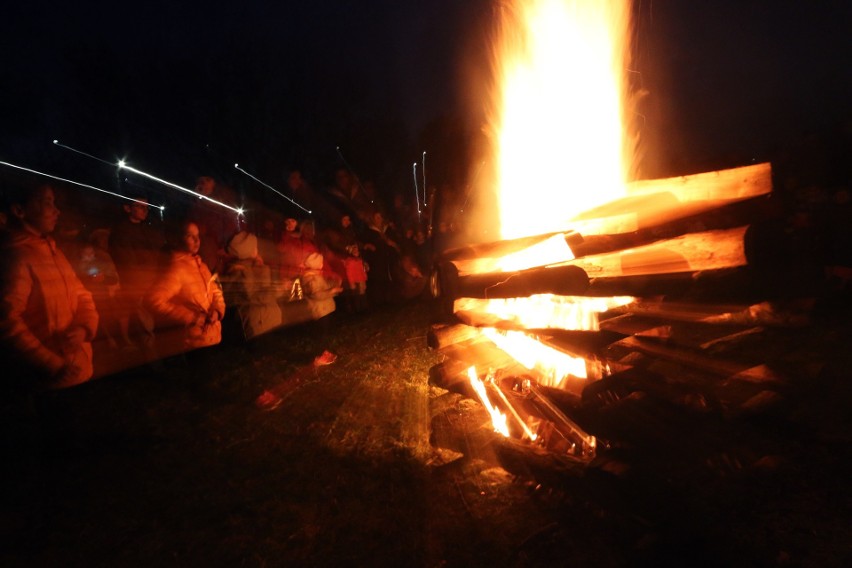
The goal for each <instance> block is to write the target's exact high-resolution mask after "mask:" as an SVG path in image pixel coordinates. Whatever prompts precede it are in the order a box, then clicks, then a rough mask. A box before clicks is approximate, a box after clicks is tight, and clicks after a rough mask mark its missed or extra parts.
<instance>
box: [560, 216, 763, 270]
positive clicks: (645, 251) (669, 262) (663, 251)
mask: <svg viewBox="0 0 852 568" xmlns="http://www.w3.org/2000/svg"><path fill="white" fill-rule="evenodd" d="M746 229H747V227H738V228H736V229H724V230H718V231H704V232H700V233H689V234H687V235H683V236H680V237H676V238H674V239H666V240H662V241H658V242H656V243H652V244H649V245H644V246H641V247H636V248H633V249H628V250H624V251H618V252H613V253H606V254H600V255H593V256H586V257H582V258H578V259H575V260H572V261H569V262H567V263H565V264H566V265H568V266H577V267H579V268H582V269H583V271H584V272H585V273H586V274H588V275H589V278H612V277H617V276H633V275H644V274H671V273H679V272H699V271H705V270H716V269H720V268H734V267H737V266H744V265H746V264H748V261H747V259H746V254H745V234H746Z"/></svg>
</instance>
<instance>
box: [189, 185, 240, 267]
mask: <svg viewBox="0 0 852 568" xmlns="http://www.w3.org/2000/svg"><path fill="white" fill-rule="evenodd" d="M195 191H197V192H198V193H200V194H201V195H203V196H205V197H208V198H210V199H215V200H216V201H219V202H221V203H224V204H225V205H230V206H231V207H236V201H237V200H236V196H235V195H234V192H233V191H231V190H230V189H229V188H227V187H224V186H222V185H221V184H218V183H216V180H215V179H213V178H212V177H209V176H201V177H199V178H198V180H197V181H196V183H195ZM187 218H188V219H190V220H191V221H192V222H193V223H195V225H196V226H197V227H198V230H199V231H200V238H201V250H200V251H199V253H198V254H199V255H201V260H203V261H204V263H205V264H206V265H207V266H208V268H209V269H210V270H211V271H212V272H214V273H215V272H219V271H220V270H221V268H222V264H223V263H224V260H225V246H226V245H227V244H228V241H229V240H230V239H231V237H232V236H234V235H235V234H236V233H237V232H238V231H239V230H240V226H239V221H238V220H237V214H236V213H235V212H233V211H231V210H230V209H225V208H224V207H221V206H219V205H216V204H215V203H211V202H210V201H208V200H206V199H199V200H198V201H195V202H194V203H193V205H192V207H191V208H190V211H189V214H188V215H187Z"/></svg>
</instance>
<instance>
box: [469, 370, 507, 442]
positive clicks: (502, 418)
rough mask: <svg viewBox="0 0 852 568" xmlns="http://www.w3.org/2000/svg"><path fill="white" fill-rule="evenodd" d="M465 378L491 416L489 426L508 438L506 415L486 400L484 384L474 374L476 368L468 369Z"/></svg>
mask: <svg viewBox="0 0 852 568" xmlns="http://www.w3.org/2000/svg"><path fill="white" fill-rule="evenodd" d="M467 376H468V378H469V379H470V384H471V386H472V387H473V390H475V391H476V394H477V395H479V400H480V401H482V404H483V406H485V409H486V410H487V411H488V414H490V415H491V424H492V425H493V426H494V431H495V432H499V433H501V434H503V436H505V437H507V438H508V437H509V425H508V424H507V423H506V415H505V414H503V413H502V412H500V410H499V409H498V408H497V407H495V406H494V405H493V404H491V399H489V398H488V392H487V391H486V389H485V383H484V382H483V381H482V379H480V378H479V376H478V375H477V374H476V367H470V368H469V369H468V370H467Z"/></svg>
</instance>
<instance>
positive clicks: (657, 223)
mask: <svg viewBox="0 0 852 568" xmlns="http://www.w3.org/2000/svg"><path fill="white" fill-rule="evenodd" d="M770 191H771V171H770V167H769V164H759V165H756V166H749V167H746V168H737V169H733V170H725V171H721V172H711V173H708V174H699V175H696V176H687V177H683V178H675V179H669V180H656V181H645V182H639V183H636V184H633V185H632V186H631V188H630V190H629V192H628V197H626V198H624V199H621V200H618V201H617V202H613V203H610V204H607V205H605V206H602V207H599V208H596V209H595V210H592V211H588V212H585V213H583V214H581V215H579V216H578V217H576V218H575V219H574V220H573V221H572V223H570V226H571V230H569V231H567V232H566V233H564V234H556V235H554V234H548V235H540V236H537V237H527V238H524V239H516V240H513V241H501V242H497V243H488V244H479V245H471V246H468V247H464V248H459V249H454V250H451V251H448V252H447V253H446V254H445V255H444V256H443V258H442V261H441V262H440V263H439V265H438V267H437V273H436V274H434V275H433V289H434V290H436V291H437V292H438V293H439V295H440V297H441V298H442V299H443V300H444V302H443V305H444V306H446V308H447V309H448V310H450V311H451V312H452V317H451V318H450V323H446V324H436V325H434V326H433V327H432V328H431V329H430V331H429V334H428V343H429V346H430V347H431V348H432V349H434V350H436V351H437V352H439V353H440V354H442V355H444V362H443V363H441V364H439V365H437V366H436V367H434V368H433V369H432V372H431V374H430V380H431V382H432V383H433V384H435V385H436V386H439V387H441V388H444V389H447V390H449V391H452V392H455V393H459V394H461V395H463V396H465V397H470V398H474V399H475V398H476V397H477V394H476V389H475V388H474V386H473V384H472V381H471V379H470V373H471V369H474V373H475V375H476V376H478V378H479V379H481V381H482V382H483V384H485V385H486V387H487V389H486V390H487V392H488V398H489V399H491V402H493V404H494V405H495V406H496V407H499V408H502V409H503V410H504V412H505V413H506V420H507V423H508V424H509V427H508V428H509V431H510V433H511V435H510V437H508V438H504V437H503V436H500V435H497V434H495V435H494V437H493V439H492V443H493V445H494V447H495V449H496V453H497V455H498V457H499V459H500V461H501V463H502V465H503V466H504V467H505V468H506V469H507V470H509V471H512V472H513V473H516V474H519V475H525V476H532V477H534V478H536V479H538V480H539V481H540V482H541V481H543V480H545V479H547V480H548V482H550V483H556V484H559V483H573V482H576V479H578V478H584V477H585V476H587V474H588V473H589V471H590V470H594V471H597V472H601V471H605V472H607V473H608V474H613V473H614V474H616V475H623V474H625V472H628V471H636V470H637V469H639V470H641V469H643V468H648V467H653V468H654V472H655V474H659V473H661V472H662V471H665V470H668V469H671V468H675V467H677V468H681V469H683V468H686V469H687V470H689V471H691V472H692V473H695V474H701V475H706V474H707V473H708V471H709V472H715V473H723V472H725V471H728V470H730V469H738V468H742V467H747V466H748V464H750V463H752V462H754V461H756V460H757V459H758V458H759V457H760V456H758V455H754V451H753V450H752V449H747V448H748V445H747V444H746V443H745V442H746V441H747V435H745V434H744V433H743V432H742V430H741V429H740V428H739V427H738V426H737V422H736V421H737V420H738V419H739V417H742V416H747V415H751V414H754V413H758V412H767V411H769V410H771V409H772V408H773V407H776V406H777V405H779V404H781V403H782V401H783V398H784V392H785V388H786V384H787V382H786V380H785V377H784V376H783V373H781V372H780V371H779V370H778V369H773V368H771V366H769V365H767V364H766V362H765V361H763V360H761V359H760V355H759V353H760V351H759V350H756V349H752V350H749V349H744V348H743V347H744V346H748V345H752V344H756V343H759V342H760V341H761V340H762V339H763V338H764V337H765V335H766V333H767V330H771V329H772V328H773V327H775V326H797V325H805V324H806V323H807V311H806V310H803V309H802V307H801V306H800V305H797V304H795V303H794V302H790V301H788V300H789V298H787V297H773V288H772V287H771V286H766V283H767V282H771V281H772V278H773V277H775V276H777V275H778V272H777V269H778V267H779V262H778V258H777V257H778V255H776V254H774V253H773V250H772V247H771V246H767V243H771V242H772V239H771V238H769V234H768V233H767V232H766V231H767V230H766V228H765V226H764V224H763V223H762V218H761V210H762V207H763V204H764V203H765V201H766V200H767V199H768V195H769V192H770ZM532 247H538V249H541V251H544V256H539V257H538V260H535V261H531V263H530V264H529V265H528V266H525V265H524V264H523V256H522V255H523V252H524V251H525V250H529V249H531V248H532ZM561 250H567V251H568V253H567V256H564V255H563V253H562V252H560V251H561ZM560 255H563V256H561V257H560ZM507 257H511V259H512V262H511V263H509V264H507V263H506V262H504V261H505V259H506V258H507ZM542 259H544V260H542ZM775 292H777V289H775ZM625 298H626V299H625ZM591 299H597V300H600V301H601V302H602V303H598V304H599V305H598V307H596V308H594V311H595V312H596V313H595V314H594V315H595V317H594V319H593V320H590V321H578V322H575V323H572V324H571V325H568V326H561V325H560V324H559V321H560V318H561V317H563V315H564V313H565V312H566V310H567V309H568V308H567V307H566V306H570V305H573V304H574V303H582V302H583V301H588V300H591ZM533 302H534V303H535V305H536V306H537V309H538V310H539V312H540V313H538V314H536V315H533V314H531V313H529V311H530V308H528V306H530V305H532V303H533ZM542 314H543V315H542ZM580 319H581V320H582V318H580ZM516 332H523V333H524V334H525V335H526V336H529V337H533V338H535V339H536V340H537V341H538V342H539V343H540V344H541V345H543V346H545V347H547V348H550V349H552V350H553V351H554V352H557V353H560V354H564V355H565V356H566V357H572V358H578V360H581V361H582V363H581V367H585V369H584V370H582V369H581V370H578V371H571V372H570V373H568V374H564V375H561V376H556V377H555V378H554V375H553V374H552V373H549V372H545V371H543V370H542V369H541V368H540V367H539V366H537V365H529V364H526V363H524V362H522V361H520V360H519V359H517V358H516V357H514V356H512V354H510V353H509V350H506V349H505V347H501V346H500V345H498V344H497V343H498V342H500V341H501V338H502V337H503V335H508V334H511V333H516ZM558 374H559V373H557V375H558ZM649 464H653V466H650V465H649ZM571 480H574V481H571Z"/></svg>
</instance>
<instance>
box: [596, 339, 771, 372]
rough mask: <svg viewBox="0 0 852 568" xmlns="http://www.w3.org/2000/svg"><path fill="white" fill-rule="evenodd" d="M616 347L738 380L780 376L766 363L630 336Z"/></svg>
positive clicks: (615, 346) (613, 346) (614, 347)
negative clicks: (729, 359) (691, 349)
mask: <svg viewBox="0 0 852 568" xmlns="http://www.w3.org/2000/svg"><path fill="white" fill-rule="evenodd" d="M618 347H623V348H627V349H629V350H631V351H639V352H641V353H644V354H647V355H650V356H652V357H654V358H656V359H663V360H666V361H671V362H674V363H678V364H680V365H684V366H686V367H690V368H693V369H697V370H699V371H704V372H709V373H712V374H714V375H718V376H720V377H724V378H729V377H736V378H738V379H739V380H746V381H751V382H779V381H781V377H780V376H779V375H778V374H776V373H775V372H774V371H773V370H772V369H770V368H769V367H767V366H766V365H753V364H748V363H740V362H734V361H724V360H719V359H716V358H713V357H708V356H706V355H702V354H700V353H694V352H691V351H687V350H685V349H678V348H676V347H669V346H666V345H662V344H660V343H659V342H657V341H652V340H648V339H645V338H641V337H637V336H631V337H626V338H624V339H622V340H621V341H619V342H617V343H615V344H613V345H612V347H611V349H616V348H618Z"/></svg>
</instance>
